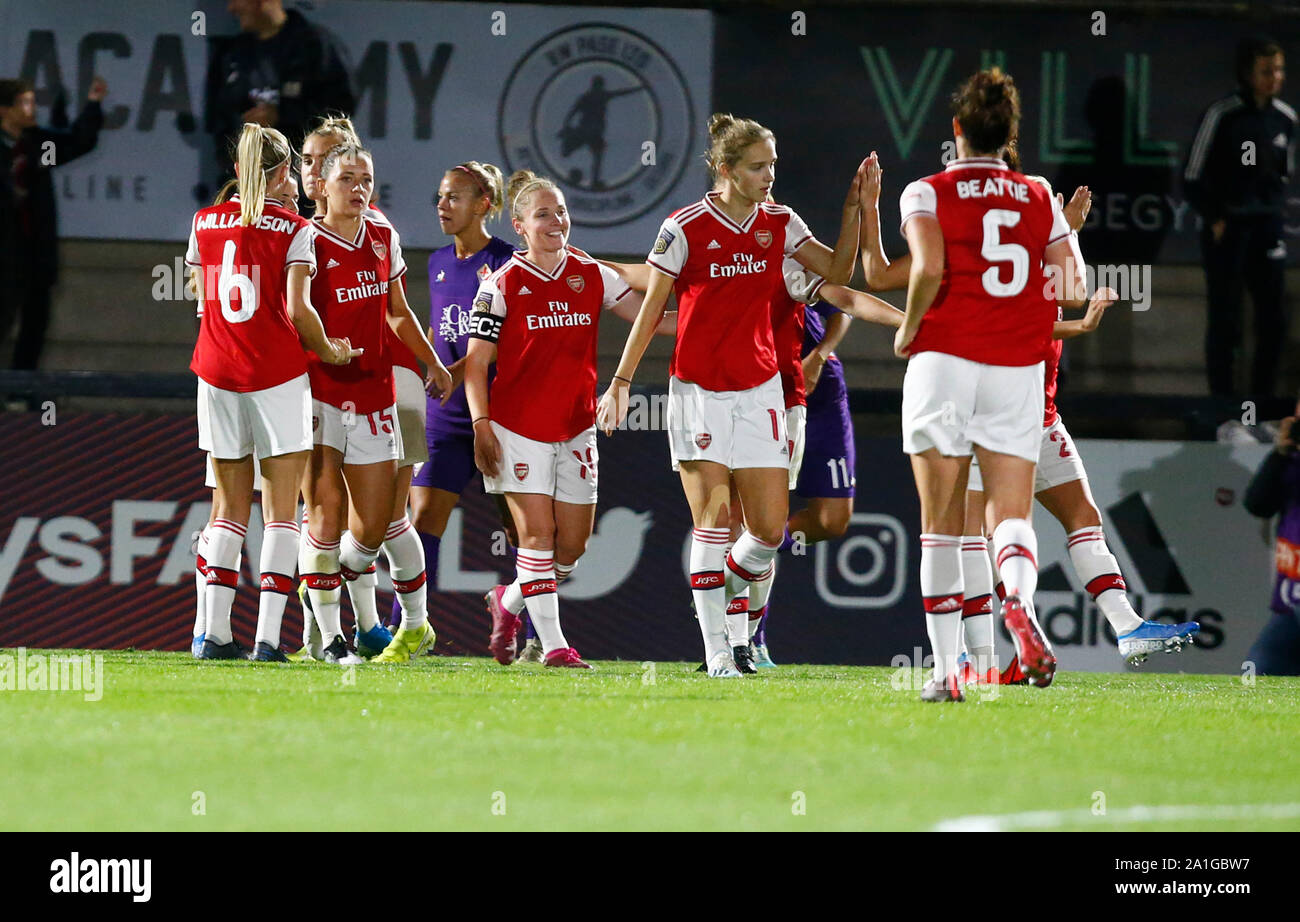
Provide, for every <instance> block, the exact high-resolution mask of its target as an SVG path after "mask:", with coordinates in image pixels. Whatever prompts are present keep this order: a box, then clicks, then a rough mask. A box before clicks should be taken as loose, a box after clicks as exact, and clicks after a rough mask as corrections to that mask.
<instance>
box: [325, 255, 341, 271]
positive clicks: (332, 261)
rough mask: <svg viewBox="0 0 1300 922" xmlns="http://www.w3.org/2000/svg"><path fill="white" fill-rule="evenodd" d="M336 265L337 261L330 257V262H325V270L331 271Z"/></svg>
mask: <svg viewBox="0 0 1300 922" xmlns="http://www.w3.org/2000/svg"><path fill="white" fill-rule="evenodd" d="M338 264H339V261H338V260H337V259H335V258H334V257H332V256H331V257H330V261H329V262H327V263H326V264H325V268H326V269H333V268H334V267H335V266H337V265H338Z"/></svg>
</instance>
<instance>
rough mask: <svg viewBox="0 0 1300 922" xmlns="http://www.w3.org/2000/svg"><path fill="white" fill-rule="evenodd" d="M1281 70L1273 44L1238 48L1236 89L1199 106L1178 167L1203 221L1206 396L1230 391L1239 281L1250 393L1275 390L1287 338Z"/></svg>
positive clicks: (1289, 119) (1288, 130) (1288, 137)
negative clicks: (1251, 338) (1249, 325)
mask: <svg viewBox="0 0 1300 922" xmlns="http://www.w3.org/2000/svg"><path fill="white" fill-rule="evenodd" d="M1284 67H1285V59H1284V57H1283V55H1282V49H1281V47H1280V46H1279V45H1278V44H1277V43H1276V42H1273V41H1270V40H1269V39H1265V38H1251V39H1246V40H1245V41H1243V42H1242V43H1241V44H1240V45H1239V46H1238V48H1237V80H1238V82H1239V83H1240V88H1239V89H1238V90H1237V92H1236V93H1233V94H1232V95H1231V96H1226V97H1224V98H1223V99H1220V100H1218V101H1216V102H1214V103H1213V104H1211V105H1210V106H1209V108H1207V109H1206V110H1205V113H1204V114H1203V115H1202V116H1201V124H1200V127H1199V128H1198V129H1197V131H1196V138H1195V139H1194V140H1193V141H1192V146H1191V149H1190V150H1189V151H1188V154H1187V166H1186V169H1185V170H1184V172H1183V183H1184V190H1185V192H1186V194H1187V199H1188V201H1189V202H1191V204H1192V207H1194V208H1195V209H1196V210H1197V211H1198V212H1199V213H1200V215H1201V219H1202V222H1203V225H1204V226H1203V227H1202V230H1201V249H1202V252H1203V254H1204V260H1205V285H1206V290H1207V292H1206V293H1207V297H1208V300H1209V318H1208V321H1209V322H1208V324H1207V326H1206V330H1205V365H1206V372H1207V373H1208V376H1209V383H1210V393H1212V394H1218V395H1231V394H1233V393H1235V389H1234V387H1233V352H1234V350H1235V349H1236V348H1237V346H1238V343H1239V341H1240V340H1241V338H1242V324H1241V316H1242V305H1241V295H1242V288H1243V287H1245V288H1248V289H1250V297H1251V300H1252V301H1253V302H1254V305H1255V362H1254V365H1253V367H1252V368H1251V375H1250V388H1251V393H1252V394H1255V395H1257V396H1271V395H1273V394H1274V393H1276V383H1277V381H1276V379H1277V367H1278V359H1279V357H1280V355H1281V350H1282V344H1283V343H1284V342H1285V340H1286V315H1285V313H1284V304H1283V298H1282V279H1283V274H1282V273H1283V269H1284V268H1285V265H1286V243H1285V242H1284V240H1283V238H1282V214H1283V210H1284V208H1285V206H1286V183H1287V180H1288V179H1289V178H1290V176H1291V170H1292V167H1293V157H1294V144H1295V135H1296V113H1295V110H1294V109H1292V108H1291V107H1290V106H1288V105H1287V104H1286V103H1284V102H1282V100H1280V99H1278V98H1277V95H1278V94H1279V93H1280V92H1281V91H1282V81H1283V78H1284V76H1285V70H1284Z"/></svg>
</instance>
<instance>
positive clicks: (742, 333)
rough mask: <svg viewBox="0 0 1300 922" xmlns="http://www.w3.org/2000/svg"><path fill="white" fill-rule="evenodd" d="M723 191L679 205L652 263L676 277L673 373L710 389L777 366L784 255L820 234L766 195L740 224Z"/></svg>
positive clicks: (746, 381) (750, 381)
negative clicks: (775, 306)
mask: <svg viewBox="0 0 1300 922" xmlns="http://www.w3.org/2000/svg"><path fill="white" fill-rule="evenodd" d="M718 195H719V193H717V192H710V193H709V194H708V195H706V196H705V197H704V198H703V199H702V200H701V201H699V202H696V203H695V204H693V205H687V206H686V207H685V208H682V209H679V210H678V211H675V212H673V214H672V215H671V216H669V217H668V218H667V219H666V220H665V221H664V223H663V226H662V227H661V228H660V230H659V237H658V238H657V239H656V240H655V245H654V249H652V250H651V251H650V255H649V256H648V257H647V258H646V262H647V263H649V264H650V266H651V267H652V268H655V269H658V270H659V271H660V272H663V273H664V274H665V275H669V276H672V277H673V279H675V280H676V281H675V284H674V285H673V289H674V291H676V293H677V342H676V345H675V346H674V347H673V358H672V366H671V371H672V374H674V375H675V376H676V377H677V378H679V379H680V380H682V381H689V382H692V383H694V384H698V385H699V386H700V387H703V388H705V389H706V390H711V391H743V390H749V389H750V388H752V387H758V385H760V384H762V383H763V382H764V381H767V380H768V379H770V378H771V377H772V376H773V375H774V374H776V373H777V358H776V347H775V344H774V341H773V337H772V302H773V300H774V299H775V298H776V296H777V293H778V291H779V290H780V288H781V285H782V273H781V262H782V259H783V258H784V257H786V256H789V255H791V254H793V253H794V251H795V250H797V249H799V247H801V246H803V245H804V244H805V243H807V242H808V241H809V240H811V239H812V234H811V233H810V232H809V230H808V225H806V224H804V222H803V219H802V218H800V217H799V216H798V215H797V214H795V213H794V212H793V211H792V210H790V209H789V208H787V207H786V206H784V205H774V204H771V203H766V202H765V203H763V204H761V205H759V206H758V207H756V208H755V209H754V210H753V211H752V212H750V214H749V217H747V218H746V219H745V220H744V222H743V223H741V224H737V223H736V222H735V221H732V220H731V219H730V218H729V217H727V216H726V215H725V214H723V212H722V210H721V207H720V206H719V205H717V204H716V201H715V200H716V199H717V197H718Z"/></svg>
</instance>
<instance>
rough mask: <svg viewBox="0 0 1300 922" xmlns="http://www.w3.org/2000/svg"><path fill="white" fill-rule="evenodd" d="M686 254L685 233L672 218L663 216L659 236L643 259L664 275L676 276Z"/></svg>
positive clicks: (679, 273)
mask: <svg viewBox="0 0 1300 922" xmlns="http://www.w3.org/2000/svg"><path fill="white" fill-rule="evenodd" d="M687 255H688V249H687V246H686V234H685V233H684V232H683V231H682V227H681V225H680V224H678V223H677V222H676V221H675V220H673V219H672V218H665V219H664V223H663V224H662V225H661V226H660V228H659V236H658V237H656V238H655V245H654V247H652V248H651V250H650V255H649V256H647V257H646V260H645V261H646V262H647V263H649V264H650V266H651V267H652V268H654V269H658V270H659V271H660V272H662V273H663V274H664V275H670V276H672V277H673V278H677V276H679V275H681V274H682V268H683V267H684V266H685V265H686V257H687Z"/></svg>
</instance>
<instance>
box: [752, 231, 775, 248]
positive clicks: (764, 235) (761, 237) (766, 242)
mask: <svg viewBox="0 0 1300 922" xmlns="http://www.w3.org/2000/svg"><path fill="white" fill-rule="evenodd" d="M754 239H755V240H757V241H758V245H759V246H761V247H762V248H763V249H765V250H766V249H767V248H768V247H770V246H771V245H772V232H771V231H770V230H756V231H754Z"/></svg>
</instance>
